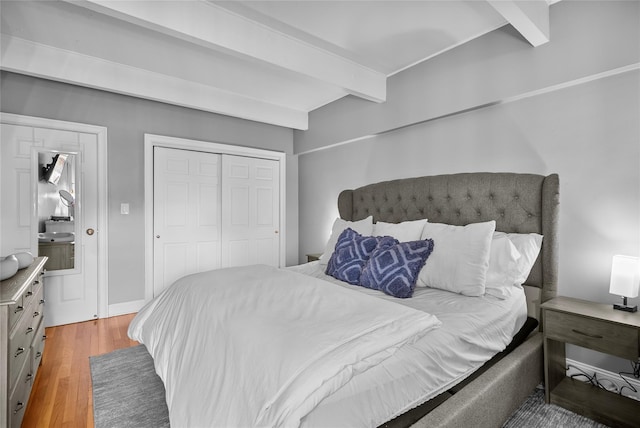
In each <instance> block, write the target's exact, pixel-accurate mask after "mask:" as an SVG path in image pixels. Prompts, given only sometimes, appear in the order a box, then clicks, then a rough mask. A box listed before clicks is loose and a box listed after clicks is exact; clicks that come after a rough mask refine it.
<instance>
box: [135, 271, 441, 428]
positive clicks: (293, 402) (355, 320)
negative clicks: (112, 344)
mask: <svg viewBox="0 0 640 428" xmlns="http://www.w3.org/2000/svg"><path fill="white" fill-rule="evenodd" d="M440 324H441V323H440V321H439V320H438V319H437V318H436V317H435V316H434V315H431V314H429V313H426V312H423V311H420V310H416V309H413V308H410V307H407V306H404V305H400V304H397V303H394V302H391V301H387V300H385V299H379V298H377V297H375V296H371V295H367V294H364V293H359V292H357V291H353V290H350V289H345V288H343V287H340V286H338V285H335V284H332V283H329V282H326V281H323V280H321V279H316V278H311V277H308V276H306V275H302V274H300V273H296V272H293V271H290V270H282V269H276V268H272V267H268V266H263V265H256V266H247V267H241V268H229V269H220V270H215V271H210V272H205V273H201V274H196V275H191V276H187V277H185V278H182V279H181V280H179V281H178V282H176V283H175V284H174V285H172V286H171V287H170V288H168V289H167V290H165V292H163V293H162V294H161V295H160V296H159V297H158V298H156V299H154V300H153V301H151V302H150V303H149V304H147V305H146V306H145V307H144V308H143V309H142V310H140V312H139V313H138V315H137V316H136V317H135V318H134V320H133V321H132V323H131V325H130V326H129V336H130V337H131V338H132V339H134V340H137V341H139V342H141V343H143V344H144V345H145V346H146V347H147V349H148V351H149V353H150V354H151V356H152V357H153V359H154V364H155V368H156V372H157V373H158V375H159V376H160V378H161V379H162V380H163V382H164V384H165V389H166V399H167V405H168V408H169V418H170V422H171V426H172V428H179V427H215V426H221V427H245V426H270V427H271V426H298V425H299V424H300V421H301V419H303V418H304V417H305V416H306V415H307V414H309V413H310V412H312V411H313V409H314V408H315V407H316V406H317V405H318V404H319V403H320V402H321V401H322V400H323V399H325V398H326V397H329V396H331V394H333V393H334V392H335V391H337V390H339V389H340V388H341V387H342V386H343V385H345V384H347V383H348V382H349V381H350V380H351V379H352V378H353V377H357V376H358V374H360V373H363V372H366V371H367V370H368V369H370V368H373V367H376V366H377V365H379V364H381V363H383V362H384V361H385V360H387V359H388V358H390V357H391V356H392V355H393V354H394V353H395V352H396V351H397V350H398V349H400V348H402V347H403V346H404V345H405V344H410V343H413V342H415V341H416V340H419V339H420V338H421V337H422V336H424V335H425V334H426V333H427V332H429V331H431V330H433V329H436V328H437V327H439V326H440Z"/></svg>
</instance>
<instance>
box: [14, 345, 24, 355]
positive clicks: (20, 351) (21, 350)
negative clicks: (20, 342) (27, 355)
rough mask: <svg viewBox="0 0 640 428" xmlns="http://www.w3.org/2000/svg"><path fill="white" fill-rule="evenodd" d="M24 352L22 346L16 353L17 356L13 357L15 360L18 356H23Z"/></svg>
mask: <svg viewBox="0 0 640 428" xmlns="http://www.w3.org/2000/svg"><path fill="white" fill-rule="evenodd" d="M23 352H24V348H23V347H22V346H21V347H19V348H18V350H17V351H16V354H15V355H14V356H13V357H14V358H15V357H17V356H18V355H20V354H22V353H23Z"/></svg>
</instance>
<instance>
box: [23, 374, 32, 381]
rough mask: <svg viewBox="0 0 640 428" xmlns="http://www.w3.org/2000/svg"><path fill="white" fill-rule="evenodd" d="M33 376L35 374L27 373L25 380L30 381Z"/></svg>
mask: <svg viewBox="0 0 640 428" xmlns="http://www.w3.org/2000/svg"><path fill="white" fill-rule="evenodd" d="M32 378H33V375H32V374H31V373H27V376H26V377H25V379H24V381H25V382H29V381H30V380H31V379H32Z"/></svg>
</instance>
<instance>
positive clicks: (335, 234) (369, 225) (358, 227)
mask: <svg viewBox="0 0 640 428" xmlns="http://www.w3.org/2000/svg"><path fill="white" fill-rule="evenodd" d="M348 227H350V228H351V229H353V230H355V231H356V232H358V233H359V234H360V235H364V236H371V235H372V232H373V216H369V217H367V218H365V219H362V220H358V221H347V220H343V219H341V218H336V219H335V221H334V222H333V227H332V228H331V236H330V237H329V241H328V242H327V246H326V247H325V249H324V253H322V255H321V256H320V264H321V265H326V264H328V263H329V259H330V258H331V255H332V254H333V250H334V249H335V248H336V243H337V242H338V238H339V237H340V234H341V233H342V231H343V230H345V229H346V228H348Z"/></svg>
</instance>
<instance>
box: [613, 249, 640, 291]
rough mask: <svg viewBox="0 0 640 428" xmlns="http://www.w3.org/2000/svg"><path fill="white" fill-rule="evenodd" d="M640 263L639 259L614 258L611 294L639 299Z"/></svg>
mask: <svg viewBox="0 0 640 428" xmlns="http://www.w3.org/2000/svg"><path fill="white" fill-rule="evenodd" d="M639 286H640V263H639V261H638V258H637V257H631V256H620V255H615V256H613V263H612V265H611V282H610V283H609V293H611V294H617V295H618V296H624V297H638V287H639Z"/></svg>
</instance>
